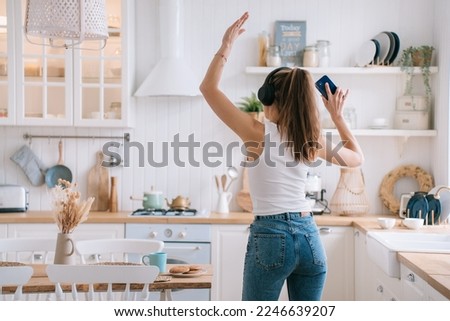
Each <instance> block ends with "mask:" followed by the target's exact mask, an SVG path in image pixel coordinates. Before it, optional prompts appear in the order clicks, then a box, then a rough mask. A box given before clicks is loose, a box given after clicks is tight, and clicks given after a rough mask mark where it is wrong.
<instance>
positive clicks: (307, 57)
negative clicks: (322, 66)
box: [303, 46, 319, 67]
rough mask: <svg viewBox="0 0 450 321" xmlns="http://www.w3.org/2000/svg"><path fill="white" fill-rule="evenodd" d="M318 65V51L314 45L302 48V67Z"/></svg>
mask: <svg viewBox="0 0 450 321" xmlns="http://www.w3.org/2000/svg"><path fill="white" fill-rule="evenodd" d="M317 66H319V52H318V50H317V47H316V46H306V47H305V49H304V50H303V67H317Z"/></svg>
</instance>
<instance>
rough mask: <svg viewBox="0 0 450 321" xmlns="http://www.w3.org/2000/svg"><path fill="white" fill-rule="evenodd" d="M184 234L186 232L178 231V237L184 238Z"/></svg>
mask: <svg viewBox="0 0 450 321" xmlns="http://www.w3.org/2000/svg"><path fill="white" fill-rule="evenodd" d="M186 235H187V233H186V232H184V231H183V232H180V233H178V237H179V238H180V239H184V238H185V237H186Z"/></svg>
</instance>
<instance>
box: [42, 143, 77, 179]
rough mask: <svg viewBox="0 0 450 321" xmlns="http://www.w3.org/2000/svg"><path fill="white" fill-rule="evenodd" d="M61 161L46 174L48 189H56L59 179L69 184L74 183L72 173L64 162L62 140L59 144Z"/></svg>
mask: <svg viewBox="0 0 450 321" xmlns="http://www.w3.org/2000/svg"><path fill="white" fill-rule="evenodd" d="M58 152H59V159H58V163H57V165H55V166H53V167H50V168H49V169H48V170H47V172H46V173H45V183H46V184H47V186H48V187H50V188H51V187H55V186H56V185H58V179H60V178H61V179H64V180H66V181H68V182H72V172H71V171H70V169H69V168H68V167H66V166H64V161H63V145H62V141H61V140H60V141H59V143H58Z"/></svg>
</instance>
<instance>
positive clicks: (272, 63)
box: [266, 46, 281, 67]
mask: <svg viewBox="0 0 450 321" xmlns="http://www.w3.org/2000/svg"><path fill="white" fill-rule="evenodd" d="M266 63H267V66H268V67H280V66H281V56H280V46H270V47H269V50H268V51H267V59H266Z"/></svg>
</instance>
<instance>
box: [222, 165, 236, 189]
mask: <svg viewBox="0 0 450 321" xmlns="http://www.w3.org/2000/svg"><path fill="white" fill-rule="evenodd" d="M227 173H228V176H229V177H230V182H229V183H228V186H227V188H226V189H225V192H227V191H228V189H229V188H230V185H231V183H233V181H235V180H236V178H238V176H239V173H238V171H237V169H236V167H234V166H232V167H228V169H227Z"/></svg>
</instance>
